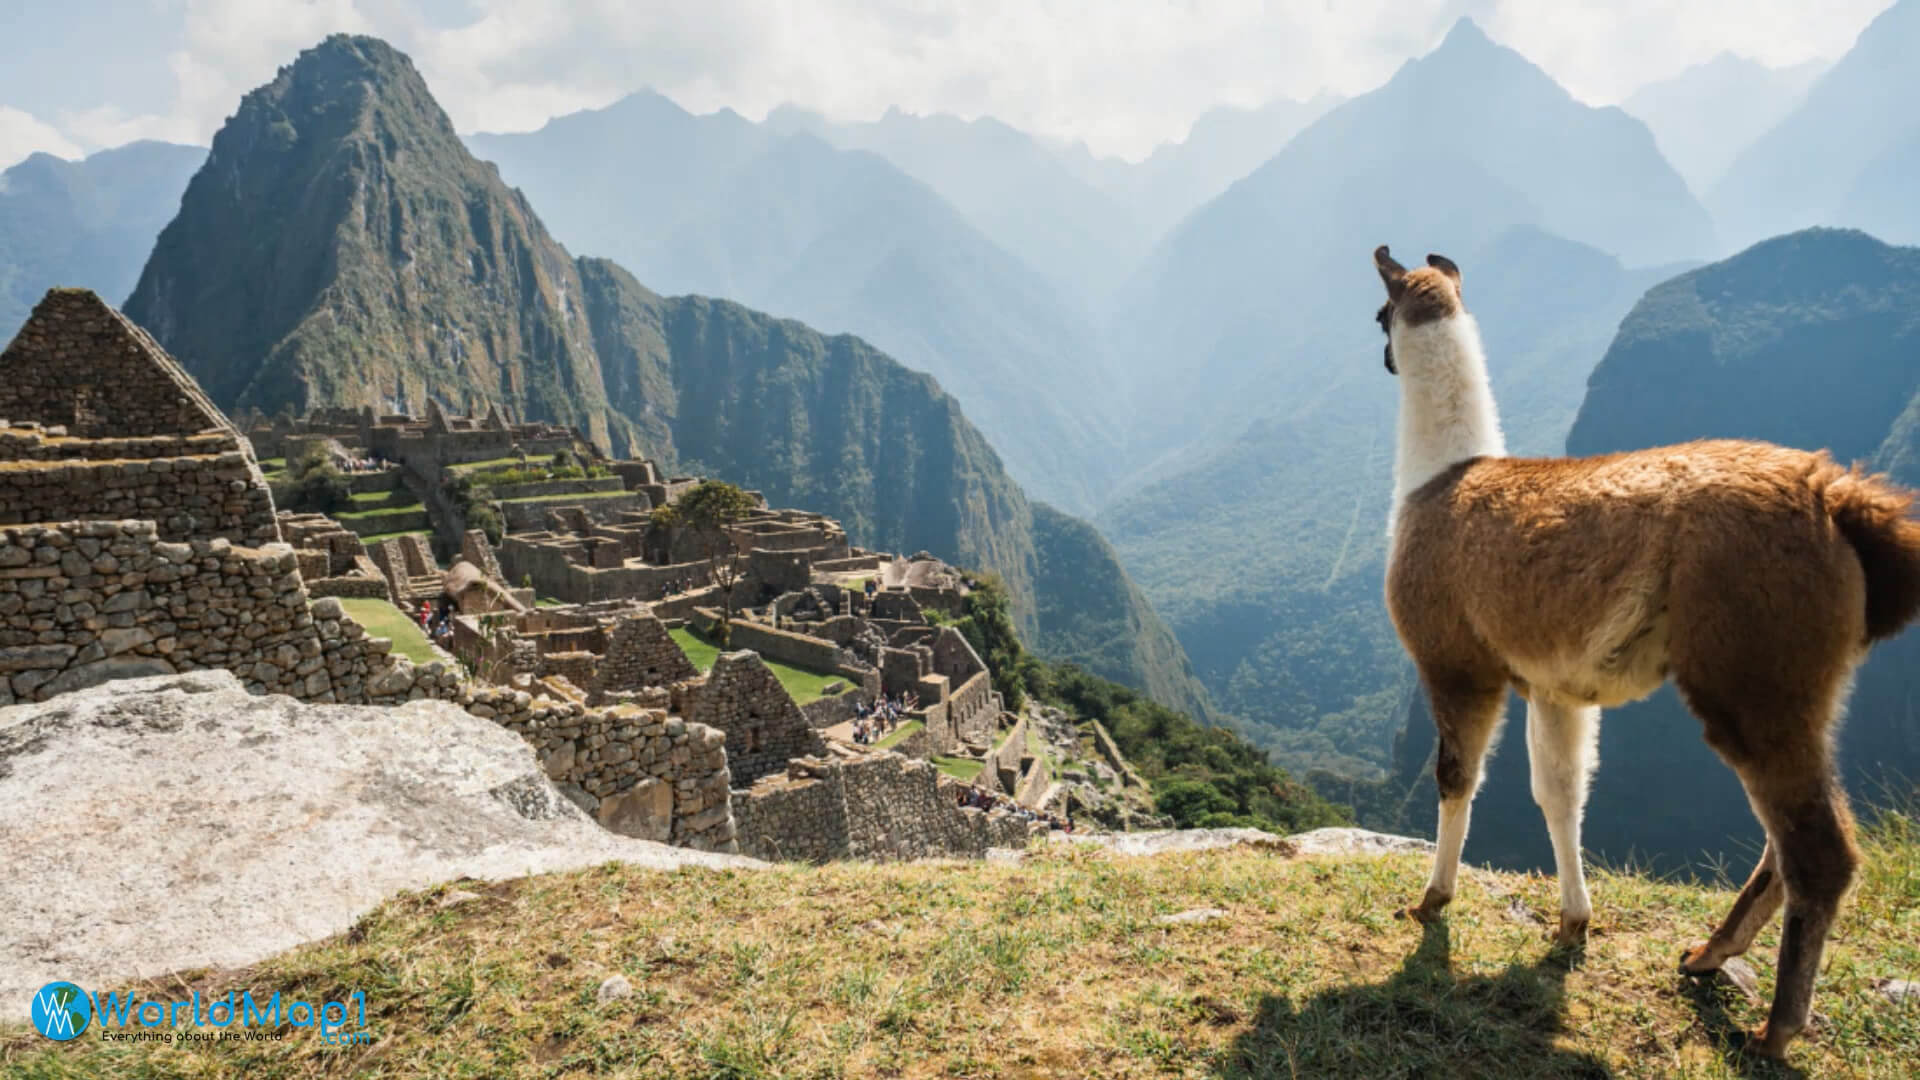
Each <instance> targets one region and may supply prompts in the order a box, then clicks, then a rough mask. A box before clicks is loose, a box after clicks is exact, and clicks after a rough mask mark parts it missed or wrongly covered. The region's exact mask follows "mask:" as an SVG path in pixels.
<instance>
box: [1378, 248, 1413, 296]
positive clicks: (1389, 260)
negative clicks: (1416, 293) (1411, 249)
mask: <svg viewBox="0 0 1920 1080" xmlns="http://www.w3.org/2000/svg"><path fill="white" fill-rule="evenodd" d="M1373 268H1374V269H1375V270H1378V271H1380V281H1381V283H1382V284H1384V285H1386V287H1387V296H1388V297H1390V298H1394V299H1398V298H1399V296H1400V294H1401V293H1402V292H1405V291H1406V287H1407V281H1406V278H1407V268H1406V267H1404V266H1401V265H1400V264H1399V263H1397V262H1395V261H1393V256H1392V255H1389V254H1387V245H1385V244H1381V245H1380V246H1379V247H1377V248H1374V249H1373Z"/></svg>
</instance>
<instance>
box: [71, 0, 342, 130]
mask: <svg viewBox="0 0 1920 1080" xmlns="http://www.w3.org/2000/svg"><path fill="white" fill-rule="evenodd" d="M183 18H184V31H185V41H184V43H183V45H182V47H181V48H179V49H176V50H175V51H173V52H172V53H170V54H168V56H167V66H168V68H169V69H170V70H171V71H172V73H173V82H174V85H173V87H172V88H171V90H172V93H171V94H170V95H169V96H168V98H167V102H168V104H167V107H166V108H165V109H164V110H163V111H150V110H152V104H153V103H151V102H145V101H140V102H126V103H115V104H110V105H105V106H100V107H96V108H92V109H87V110H83V111H75V112H70V113H63V114H61V116H60V123H61V126H62V127H63V128H65V129H66V130H67V131H69V132H71V133H72V134H73V136H74V137H75V138H77V139H79V140H81V141H82V142H84V143H86V144H87V145H88V146H89V147H91V148H99V147H103V146H115V145H119V144H121V143H125V142H129V141H131V140H133V139H166V140H169V141H172V142H191V143H200V144H203V145H204V144H205V143H207V142H208V141H209V140H211V139H212V138H213V133H214V132H215V131H216V130H218V129H219V127H220V125H221V124H222V123H223V122H224V121H225V120H226V118H227V117H229V116H231V115H233V112H234V110H235V108H236V107H238V105H239V104H240V98H241V96H242V95H244V94H245V93H246V92H247V91H249V90H251V89H253V88H254V87H256V86H259V85H261V84H262V83H265V82H267V81H268V80H269V79H271V78H273V74H274V72H275V71H276V70H277V69H278V68H279V67H280V66H281V65H283V64H287V63H291V62H292V61H293V58H294V56H295V55H296V54H298V53H299V51H300V50H301V49H304V48H307V47H308V46H310V45H313V44H315V43H317V42H318V41H319V40H320V39H321V38H324V37H326V36H327V35H328V34H330V33H334V32H337V31H348V32H372V31H373V29H374V27H373V24H372V23H371V22H369V21H368V20H367V18H366V17H365V16H364V15H363V14H361V12H360V10H359V7H358V6H357V5H356V2H355V0H186V2H185V4H184V6H183Z"/></svg>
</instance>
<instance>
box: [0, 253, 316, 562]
mask: <svg viewBox="0 0 1920 1080" xmlns="http://www.w3.org/2000/svg"><path fill="white" fill-rule="evenodd" d="M136 518H143V519H148V520H152V521H153V522H154V523H155V525H156V527H157V529H158V532H159V535H160V537H161V538H162V539H165V540H171V541H191V540H211V539H214V538H216V537H217V538H220V539H224V540H227V541H229V542H231V543H235V544H263V543H272V542H274V541H276V540H278V539H280V532H279V525H278V522H277V521H276V519H275V516H274V508H273V497H272V494H271V493H270V492H269V491H268V490H267V485H266V481H265V480H264V479H263V478H262V476H261V474H260V467H259V465H258V464H256V463H255V461H254V458H253V452H252V448H251V447H250V446H249V445H248V444H247V442H246V441H245V440H244V439H242V438H241V437H240V436H239V434H238V432H236V431H235V430H234V428H233V426H232V425H231V424H230V423H228V421H227V419H226V417H225V416H224V415H223V414H222V413H221V412H220V410H219V409H217V408H215V407H214V405H213V403H212V402H211V401H209V400H207V397H206V395H205V394H203V393H202V392H201V390H200V387H199V385H198V384H196V383H195V382H194V381H193V379H192V378H191V377H190V376H188V375H187V373H186V372H185V371H183V370H182V369H181V368H180V365H178V364H177V363H175V362H174V360H173V358H172V357H170V356H168V355H167V353H166V351H165V350H164V349H162V348H160V346H159V345H158V344H157V343H156V342H155V341H154V340H153V338H151V337H149V336H148V335H147V333H146V332H145V331H143V330H141V329H140V328H139V327H137V326H135V325H133V324H132V323H131V322H128V321H127V319H126V317H125V316H123V315H121V314H120V313H119V312H117V311H115V310H114V309H113V308H111V307H109V306H107V304H105V303H104V302H102V301H101V299H100V298H99V297H98V296H96V295H94V294H93V293H92V292H90V291H88V290H85V289H54V290H52V291H50V292H48V293H47V295H46V297H45V298H44V299H42V300H41V301H40V303H39V304H38V305H36V306H35V307H34V309H33V314H32V315H30V316H29V317H28V319H27V321H26V324H25V325H24V326H22V327H21V328H20V332H19V333H18V334H17V335H15V336H14V339H13V341H12V343H11V344H9V345H8V346H7V348H6V351H4V352H0V524H22V523H28V522H41V521H64V520H76V519H94V520H110V521H118V520H129V519H136Z"/></svg>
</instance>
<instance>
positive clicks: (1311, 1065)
mask: <svg viewBox="0 0 1920 1080" xmlns="http://www.w3.org/2000/svg"><path fill="white" fill-rule="evenodd" d="M1577 963H1578V959H1577V958H1574V957H1569V956H1567V955H1565V954H1558V953H1556V954H1550V955H1548V956H1547V957H1546V958H1545V959H1542V960H1540V961H1539V962H1537V963H1534V964H1529V965H1515V966H1513V967H1510V968H1508V969H1507V970H1505V971H1503V972H1501V973H1500V974H1498V975H1492V976H1486V975H1475V976H1471V977H1468V978H1464V979H1463V978H1457V977H1456V976H1455V975H1454V973H1453V964H1452V954H1451V948H1450V943H1449V939H1448V934H1447V927H1446V924H1445V923H1444V922H1441V923H1437V924H1430V925H1428V926H1426V927H1425V928H1424V936H1423V937H1422V938H1421V941H1420V947H1419V948H1418V949H1416V950H1415V951H1414V954H1413V955H1412V956H1410V957H1408V958H1407V961H1406V963H1404V964H1402V965H1401V967H1400V970H1399V971H1397V972H1395V973H1394V975H1393V977H1392V978H1390V979H1388V980H1387V981H1386V982H1383V983H1376V984H1372V985H1364V986H1341V987H1334V988H1331V989H1328V990H1325V991H1322V992H1321V993H1318V994H1315V995H1314V996H1313V997H1311V998H1309V999H1308V1000H1307V1001H1306V1002H1305V1003H1304V1004H1303V1005H1300V1006H1298V1007H1296V1006H1295V1005H1294V1003H1293V1002H1292V1001H1290V1000H1288V999H1287V998H1283V997H1273V996H1269V997H1267V998H1265V999H1264V1000H1263V1001H1261V1003H1260V1010H1259V1015H1258V1016H1256V1017H1255V1019H1254V1024H1253V1028H1252V1030H1250V1031H1248V1032H1247V1033H1246V1034H1244V1035H1242V1036H1240V1037H1239V1038H1238V1039H1236V1040H1235V1041H1234V1043H1233V1045H1232V1046H1231V1047H1230V1048H1229V1052H1228V1056H1227V1058H1226V1060H1225V1062H1224V1066H1223V1068H1222V1070H1221V1072H1220V1074H1219V1075H1221V1076H1222V1077H1227V1078H1231V1080H1255V1078H1263V1077H1288V1076H1355V1077H1370V1078H1371V1077H1389V1076H1409V1077H1427V1076H1460V1077H1502V1076H1513V1077H1522V1076H1524V1077H1606V1076H1612V1075H1613V1072H1612V1070H1611V1069H1610V1068H1608V1066H1607V1064H1606V1063H1605V1062H1604V1061H1602V1060H1600V1059H1599V1058H1596V1057H1594V1056H1592V1055H1590V1054H1585V1053H1579V1052H1575V1051H1571V1050H1567V1049H1565V1048H1563V1047H1558V1046H1555V1045H1554V1038H1555V1036H1556V1035H1558V1034H1559V1033H1560V1032H1561V1031H1562V1030H1563V1028H1564V1027H1565V1012H1566V997H1567V995H1566V977H1567V972H1568V970H1569V969H1570V968H1571V967H1572V966H1574V965H1575V964H1577Z"/></svg>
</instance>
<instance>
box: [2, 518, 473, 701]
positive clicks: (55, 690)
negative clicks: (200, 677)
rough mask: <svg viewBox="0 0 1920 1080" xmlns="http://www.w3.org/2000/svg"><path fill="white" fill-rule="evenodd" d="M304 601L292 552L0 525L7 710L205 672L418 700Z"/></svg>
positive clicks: (377, 651)
mask: <svg viewBox="0 0 1920 1080" xmlns="http://www.w3.org/2000/svg"><path fill="white" fill-rule="evenodd" d="M308 599H309V598H308V594H307V591H306V588H305V585H304V583H303V582H302V581H301V579H300V575H299V572H298V570H297V568H296V560H295V556H294V553H293V549H292V548H289V547H287V546H286V545H284V544H274V545H269V546H267V547H265V548H259V549H255V548H244V547H238V546H235V545H233V544H231V543H229V542H227V541H226V540H224V539H214V540H195V541H190V542H174V541H166V540H162V539H160V537H159V536H158V535H157V533H156V530H155V527H154V524H153V522H151V521H87V522H67V523H60V524H49V525H26V526H13V527H7V528H0V676H5V677H6V679H7V683H6V685H5V686H4V687H0V705H4V704H11V703H13V702H14V701H16V700H19V701H45V700H46V699H47V698H49V697H52V696H53V695H55V694H59V693H64V692H66V691H68V690H73V689H78V688H81V687H85V686H91V685H94V684H96V683H100V682H104V681H106V680H109V679H115V678H126V677H129V676H134V675H161V674H170V673H173V672H178V671H192V670H196V669H200V668H226V669H228V670H231V671H233V672H234V673H235V674H236V675H238V676H239V677H240V678H241V680H242V681H243V682H244V683H245V685H246V687H247V689H249V690H251V691H253V692H255V693H284V694H291V695H292V696H294V697H298V698H301V699H302V700H307V701H320V702H334V701H339V702H353V703H374V704H382V703H387V702H391V701H403V700H407V699H408V697H409V696H413V695H412V691H413V690H414V688H415V684H416V683H417V682H418V681H419V677H418V676H417V675H416V674H415V673H414V671H413V670H412V665H404V667H405V671H403V672H398V673H396V671H395V669H396V668H397V667H400V666H402V665H398V664H396V663H395V661H394V660H393V659H392V658H391V657H389V656H388V650H389V645H388V643H387V642H386V641H385V640H384V639H377V638H369V637H367V636H366V635H365V632H364V631H362V630H361V628H360V627H359V625H358V624H356V623H354V622H353V620H351V619H348V618H346V617H345V615H344V613H343V612H342V610H341V607H340V603H339V601H338V600H332V599H323V600H320V601H319V602H317V603H313V604H312V605H311V606H309V603H308ZM435 667H436V668H437V667H438V665H435ZM439 675H440V672H439V671H437V670H436V671H435V672H434V675H433V678H432V679H431V680H429V682H428V689H429V690H431V691H432V692H433V693H434V695H435V696H438V692H439V691H440V690H441V689H443V687H442V686H441V684H440V679H439ZM418 696H427V695H425V694H422V695H418Z"/></svg>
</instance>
